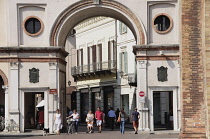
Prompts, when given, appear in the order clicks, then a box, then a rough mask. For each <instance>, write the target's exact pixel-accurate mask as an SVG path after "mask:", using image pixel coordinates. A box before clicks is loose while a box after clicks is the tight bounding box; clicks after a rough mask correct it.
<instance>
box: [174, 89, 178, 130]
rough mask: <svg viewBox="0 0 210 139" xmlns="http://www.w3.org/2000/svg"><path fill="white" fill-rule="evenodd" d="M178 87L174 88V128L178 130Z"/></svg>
mask: <svg viewBox="0 0 210 139" xmlns="http://www.w3.org/2000/svg"><path fill="white" fill-rule="evenodd" d="M177 93H178V91H177V89H174V90H173V118H174V120H173V125H174V130H175V131H178V113H177V112H178V111H177V105H178V104H177V103H178V99H177V98H178V97H177Z"/></svg>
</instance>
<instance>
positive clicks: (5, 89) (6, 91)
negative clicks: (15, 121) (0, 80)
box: [2, 85, 9, 132]
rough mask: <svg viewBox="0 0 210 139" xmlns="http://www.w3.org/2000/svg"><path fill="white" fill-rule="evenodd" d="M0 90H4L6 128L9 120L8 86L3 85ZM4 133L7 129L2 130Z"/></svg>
mask: <svg viewBox="0 0 210 139" xmlns="http://www.w3.org/2000/svg"><path fill="white" fill-rule="evenodd" d="M2 88H3V89H4V93H5V127H7V126H8V120H9V100H8V99H9V97H8V92H9V90H8V86H6V85H3V86H2ZM4 132H8V130H7V128H5V129H4Z"/></svg>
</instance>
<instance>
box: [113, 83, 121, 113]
mask: <svg viewBox="0 0 210 139" xmlns="http://www.w3.org/2000/svg"><path fill="white" fill-rule="evenodd" d="M119 91H120V90H119V89H118V88H117V86H115V87H114V110H116V109H117V108H120V92H119Z"/></svg>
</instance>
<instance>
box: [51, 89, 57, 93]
mask: <svg viewBox="0 0 210 139" xmlns="http://www.w3.org/2000/svg"><path fill="white" fill-rule="evenodd" d="M50 94H58V90H57V89H50Z"/></svg>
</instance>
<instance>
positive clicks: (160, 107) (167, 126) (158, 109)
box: [153, 91, 173, 131]
mask: <svg viewBox="0 0 210 139" xmlns="http://www.w3.org/2000/svg"><path fill="white" fill-rule="evenodd" d="M153 113H154V117H153V118H154V119H153V120H154V130H155V131H158V130H173V92H172V91H164V92H160V91H154V93H153Z"/></svg>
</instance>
